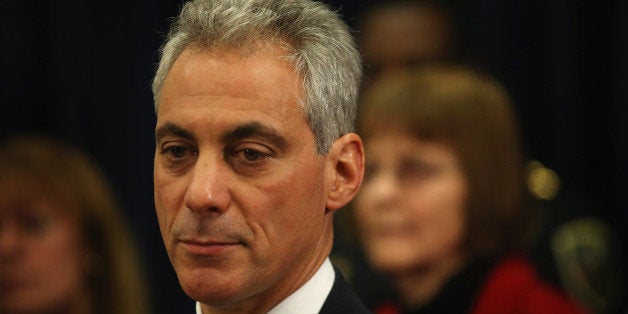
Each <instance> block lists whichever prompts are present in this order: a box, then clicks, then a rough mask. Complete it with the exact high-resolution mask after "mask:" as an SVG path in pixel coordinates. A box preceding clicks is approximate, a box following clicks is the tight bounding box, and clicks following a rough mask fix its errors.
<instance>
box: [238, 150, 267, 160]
mask: <svg viewBox="0 0 628 314" xmlns="http://www.w3.org/2000/svg"><path fill="white" fill-rule="evenodd" d="M239 153H240V154H242V157H244V158H245V159H246V160H249V161H256V160H260V159H264V158H268V157H270V155H269V154H265V153H262V152H260V151H258V150H255V149H250V148H244V149H242V150H241V151H240V152H239Z"/></svg>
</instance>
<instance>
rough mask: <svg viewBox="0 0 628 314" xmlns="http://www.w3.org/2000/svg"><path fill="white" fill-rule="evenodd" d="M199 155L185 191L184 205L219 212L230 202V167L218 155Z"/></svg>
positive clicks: (204, 210) (207, 211) (199, 210)
mask: <svg viewBox="0 0 628 314" xmlns="http://www.w3.org/2000/svg"><path fill="white" fill-rule="evenodd" d="M203 157H204V156H199V159H198V161H197V162H196V164H195V165H194V168H193V169H192V174H191V175H192V177H191V179H190V181H189V185H188V187H187V190H186V192H185V199H184V202H185V206H186V207H187V208H189V209H191V210H193V211H196V212H199V213H210V212H212V213H221V212H224V211H226V210H227V208H228V207H229V203H230V202H231V195H230V192H231V191H230V186H229V183H230V182H231V178H230V175H231V169H230V168H229V165H228V164H227V163H226V162H225V161H223V160H222V159H221V158H219V157H210V156H206V157H205V158H203Z"/></svg>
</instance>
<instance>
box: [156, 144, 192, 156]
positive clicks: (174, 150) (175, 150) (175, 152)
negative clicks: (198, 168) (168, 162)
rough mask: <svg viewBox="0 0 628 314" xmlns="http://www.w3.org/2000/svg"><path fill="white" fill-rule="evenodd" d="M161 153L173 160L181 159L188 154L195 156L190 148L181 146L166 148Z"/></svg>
mask: <svg viewBox="0 0 628 314" xmlns="http://www.w3.org/2000/svg"><path fill="white" fill-rule="evenodd" d="M161 153H162V154H164V155H166V156H167V157H169V158H172V159H180V158H183V157H185V156H186V155H188V154H194V152H192V151H191V150H190V149H189V148H187V147H185V146H180V145H172V146H166V147H164V148H163V149H162V151H161Z"/></svg>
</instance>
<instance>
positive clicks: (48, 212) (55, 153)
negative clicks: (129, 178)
mask: <svg viewBox="0 0 628 314" xmlns="http://www.w3.org/2000/svg"><path fill="white" fill-rule="evenodd" d="M119 210H120V208H119V206H118V204H117V203H116V201H115V200H114V197H113V194H112V191H111V189H110V187H109V186H108V184H107V182H106V181H105V177H104V175H103V174H102V173H101V172H100V169H99V168H98V167H97V166H96V165H95V164H94V162H93V161H92V160H91V159H89V158H88V157H87V156H86V154H85V153H84V152H82V151H81V150H79V149H78V148H77V147H74V146H73V145H71V144H69V143H66V142H64V141H62V140H60V139H56V138H52V137H46V136H40V135H18V136H15V137H12V138H8V139H6V140H5V141H4V142H2V143H0V291H1V293H0V313H3V314H17V313H19V314H27V313H31V314H35V313H37V314H46V313H64V314H93V313H102V314H111V313H116V314H148V313H150V311H149V310H148V300H147V298H146V296H145V293H146V291H147V290H146V289H145V287H144V283H143V281H142V277H143V275H142V271H143V269H141V268H140V265H139V263H138V259H137V252H136V250H135V248H134V247H133V245H132V242H133V241H132V239H131V234H130V233H129V231H128V230H127V227H126V226H125V224H124V221H123V218H122V216H121V213H120V212H119Z"/></svg>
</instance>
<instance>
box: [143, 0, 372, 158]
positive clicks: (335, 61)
mask: <svg viewBox="0 0 628 314" xmlns="http://www.w3.org/2000/svg"><path fill="white" fill-rule="evenodd" d="M259 42H272V43H276V44H278V45H281V46H282V47H285V48H287V49H288V51H289V52H290V57H289V58H290V61H291V62H293V64H294V66H295V71H296V73H297V74H298V75H299V77H301V78H302V79H303V85H304V86H303V89H304V92H305V98H306V99H305V103H301V104H300V105H301V107H302V109H303V111H304V115H305V118H306V120H307V121H308V124H309V126H310V129H311V130H312V132H313V134H314V137H315V140H316V149H317V152H318V153H320V154H326V153H328V152H329V149H330V147H331V145H332V143H333V142H334V140H336V139H337V138H338V137H340V136H342V135H343V134H346V133H350V132H353V131H354V122H355V116H356V111H357V98H358V90H359V85H360V81H361V79H362V63H361V59H360V55H359V53H358V51H357V49H356V46H355V42H354V40H353V37H352V36H351V34H350V31H349V29H348V27H347V25H346V24H345V23H344V22H343V21H342V20H341V19H340V17H339V16H338V15H336V14H335V13H334V12H332V11H331V10H330V9H329V8H328V7H326V6H325V5H324V4H322V3H319V2H315V1H311V0H195V1H191V2H187V3H186V4H185V5H184V6H183V8H182V10H181V13H180V15H179V16H178V17H177V18H176V19H175V21H174V23H173V25H172V27H171V29H170V32H169V33H168V36H167V38H166V42H165V43H164V45H163V46H162V47H161V49H160V52H161V60H160V62H159V65H158V68H157V72H156V73H155V77H154V79H153V83H152V89H153V97H154V101H155V110H157V109H158V106H159V96H160V93H161V88H162V85H163V82H164V80H165V78H166V76H167V75H168V72H169V71H170V68H171V67H172V65H173V64H174V62H175V60H176V59H177V58H178V56H179V54H181V52H182V51H183V50H184V49H185V48H186V47H188V46H189V45H190V44H194V45H198V46H199V47H201V48H204V49H217V48H218V49H219V48H236V49H253V45H254V44H255V43H259Z"/></svg>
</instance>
